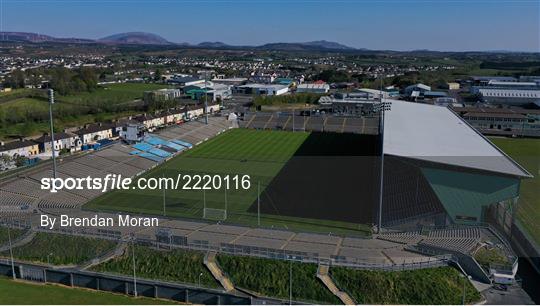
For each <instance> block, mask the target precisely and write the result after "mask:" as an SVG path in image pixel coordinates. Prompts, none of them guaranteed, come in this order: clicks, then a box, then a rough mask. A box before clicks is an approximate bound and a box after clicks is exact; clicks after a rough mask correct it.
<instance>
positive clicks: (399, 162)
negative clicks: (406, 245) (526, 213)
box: [240, 100, 531, 227]
mask: <svg viewBox="0 0 540 306" xmlns="http://www.w3.org/2000/svg"><path fill="white" fill-rule="evenodd" d="M385 102H389V103H390V104H391V107H390V108H389V109H388V110H387V111H386V112H385V118H386V120H385V121H384V137H381V134H380V133H379V127H378V124H379V119H378V118H371V117H344V116H330V115H326V116H325V115H322V116H297V115H294V114H290V113H289V114H287V113H264V112H259V113H248V114H246V115H245V117H244V120H242V121H240V126H241V127H245V128H253V129H271V130H289V131H297V132H301V131H305V132H310V133H311V134H310V136H309V137H308V138H307V140H306V142H305V143H304V144H303V145H302V146H301V147H300V148H299V149H298V151H297V152H296V153H295V154H294V156H293V157H292V158H291V159H290V160H289V161H288V162H287V164H286V165H285V166H284V167H283V168H282V169H281V171H280V173H279V174H278V175H277V176H276V177H275V178H274V179H273V180H272V182H271V183H270V184H269V186H267V187H266V189H265V190H264V192H263V194H262V196H261V198H260V199H258V202H257V201H256V202H254V203H253V205H252V206H251V208H250V211H251V212H256V211H257V209H259V207H258V205H260V209H261V212H263V213H267V214H274V215H283V216H289V217H304V218H314V219H327V220H335V221H346V222H354V223H363V224H377V223H378V222H379V218H378V215H379V213H378V211H379V194H380V192H379V185H380V184H379V181H380V165H381V157H382V156H383V155H382V154H381V153H382V152H383V153H384V157H385V159H384V184H383V199H382V208H381V209H382V215H381V221H382V225H383V226H385V227H395V226H413V227H415V226H418V225H419V224H424V225H438V226H444V225H448V224H469V225H471V224H481V223H483V222H486V221H489V220H490V218H499V222H498V223H501V224H503V223H504V224H510V223H511V222H510V219H511V218H513V212H514V211H515V207H513V205H515V203H516V202H517V197H518V196H519V185H520V180H521V179H523V178H528V177H531V174H530V173H528V172H527V171H526V170H525V169H523V168H522V167H521V166H520V165H519V164H517V163H516V162H515V161H513V160H512V159H511V158H510V157H508V156H507V155H505V154H504V153H503V152H502V151H500V150H499V149H498V148H497V147H495V146H494V145H493V144H492V143H491V142H490V141H489V140H487V139H486V138H485V137H483V136H482V135H481V134H480V133H478V132H477V131H476V130H474V128H472V127H471V126H469V125H468V124H467V123H466V122H465V121H464V120H462V119H461V118H460V117H459V116H458V115H456V114H455V113H453V112H452V111H451V110H450V109H448V108H445V107H440V106H433V105H427V104H420V103H411V102H405V101H398V100H386V101H385ZM340 135H341V136H340ZM354 135H356V136H354ZM381 142H383V143H382V145H381ZM381 148H382V152H381ZM291 203H294V205H291ZM496 207H499V208H496ZM501 212H502V215H501ZM493 213H496V215H494V214H493Z"/></svg>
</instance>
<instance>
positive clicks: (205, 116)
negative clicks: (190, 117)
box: [204, 70, 208, 124]
mask: <svg viewBox="0 0 540 306" xmlns="http://www.w3.org/2000/svg"><path fill="white" fill-rule="evenodd" d="M207 74H208V71H206V70H205V71H204V123H205V124H208V85H206V79H207V78H208V76H207Z"/></svg>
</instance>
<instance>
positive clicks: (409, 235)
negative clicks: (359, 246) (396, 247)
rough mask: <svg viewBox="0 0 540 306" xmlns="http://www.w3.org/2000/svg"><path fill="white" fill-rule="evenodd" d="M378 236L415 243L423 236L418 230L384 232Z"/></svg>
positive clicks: (387, 239)
mask: <svg viewBox="0 0 540 306" xmlns="http://www.w3.org/2000/svg"><path fill="white" fill-rule="evenodd" d="M378 238H379V239H382V240H386V241H392V242H396V243H402V244H413V243H418V242H420V241H421V240H422V236H420V233H419V232H418V231H412V232H395V233H384V234H381V235H379V236H378Z"/></svg>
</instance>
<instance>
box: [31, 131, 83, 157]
mask: <svg viewBox="0 0 540 306" xmlns="http://www.w3.org/2000/svg"><path fill="white" fill-rule="evenodd" d="M34 141H35V142H36V143H37V144H38V145H39V151H40V153H46V154H50V153H52V150H51V136H50V135H48V134H45V135H43V136H41V137H39V138H37V139H34ZM81 146H82V140H81V139H80V138H79V136H78V135H75V134H69V133H54V150H55V151H61V150H64V149H66V150H69V151H70V152H76V151H80V150H81Z"/></svg>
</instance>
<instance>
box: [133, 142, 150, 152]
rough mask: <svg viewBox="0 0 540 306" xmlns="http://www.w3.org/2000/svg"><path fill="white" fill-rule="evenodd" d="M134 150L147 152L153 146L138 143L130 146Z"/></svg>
mask: <svg viewBox="0 0 540 306" xmlns="http://www.w3.org/2000/svg"><path fill="white" fill-rule="evenodd" d="M132 147H133V148H134V149H137V150H139V151H143V152H148V151H150V150H152V149H153V148H154V146H153V145H151V144H149V143H146V142H139V143H136V144H134V145H133V146H132Z"/></svg>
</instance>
